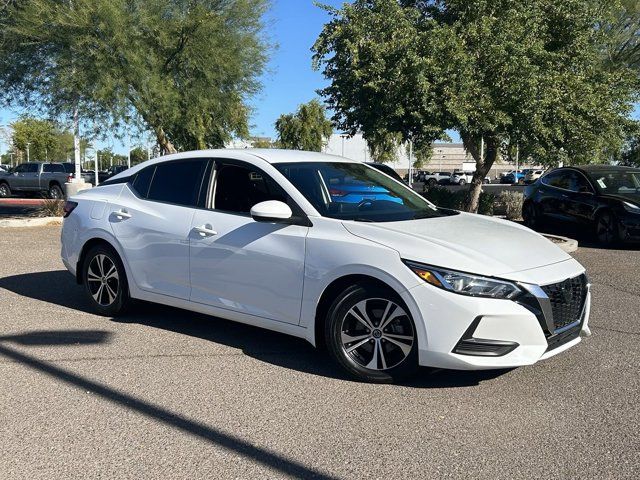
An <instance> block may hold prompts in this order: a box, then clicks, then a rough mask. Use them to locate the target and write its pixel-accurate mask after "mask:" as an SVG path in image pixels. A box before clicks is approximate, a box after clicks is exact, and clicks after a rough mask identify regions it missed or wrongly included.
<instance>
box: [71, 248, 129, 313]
mask: <svg viewBox="0 0 640 480" xmlns="http://www.w3.org/2000/svg"><path fill="white" fill-rule="evenodd" d="M82 278H83V283H84V287H85V289H86V291H87V293H88V294H89V299H90V301H91V303H92V305H93V308H94V309H95V310H96V311H97V312H98V314H100V315H103V316H105V317H115V316H118V315H121V314H123V313H124V312H125V311H126V310H127V308H128V307H129V305H130V303H131V299H130V297H129V284H128V282H127V275H126V272H125V270H124V265H123V264H122V261H121V260H120V257H119V256H118V253H117V252H116V251H115V250H114V249H113V247H111V246H110V245H107V244H100V245H96V246H94V247H92V248H91V249H90V250H89V252H87V255H86V256H85V258H84V262H83V265H82Z"/></svg>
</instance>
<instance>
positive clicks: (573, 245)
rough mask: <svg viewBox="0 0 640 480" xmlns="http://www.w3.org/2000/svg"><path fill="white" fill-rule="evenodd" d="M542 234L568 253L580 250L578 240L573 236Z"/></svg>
mask: <svg viewBox="0 0 640 480" xmlns="http://www.w3.org/2000/svg"><path fill="white" fill-rule="evenodd" d="M542 236H543V237H545V238H546V239H547V240H551V241H552V242H553V243H554V244H556V245H557V246H558V247H560V248H561V249H562V250H564V251H565V252H567V253H572V252H575V251H576V250H578V241H577V240H574V239H572V238H567V237H561V236H559V235H549V234H548V233H543V234H542Z"/></svg>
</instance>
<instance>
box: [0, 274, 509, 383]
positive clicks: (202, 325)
mask: <svg viewBox="0 0 640 480" xmlns="http://www.w3.org/2000/svg"><path fill="white" fill-rule="evenodd" d="M0 289H6V290H8V291H11V292H14V293H16V294H18V295H21V296H24V297H28V298H32V299H35V300H39V301H43V302H47V303H51V304H55V305H60V306H63V307H66V308H70V309H73V310H77V311H80V312H85V313H94V312H93V310H92V308H91V304H90V302H89V300H88V298H87V296H86V294H85V292H84V288H83V287H82V286H80V285H77V284H76V283H75V279H74V278H73V276H71V275H70V274H69V273H68V272H66V271H64V270H57V271H49V272H35V273H27V274H21V275H14V276H10V277H4V278H0ZM112 321H114V322H117V323H120V324H138V325H145V326H147V327H151V328H157V329H161V330H165V331H170V332H174V333H176V334H178V335H188V336H191V337H195V338H200V339H203V340H207V341H210V342H214V343H218V344H221V345H226V346H229V347H232V348H237V349H239V350H241V351H242V352H243V353H244V354H245V355H247V356H249V357H252V358H255V359H257V360H260V361H262V362H265V363H269V364H272V365H276V366H279V367H283V368H288V369H292V370H296V371H300V372H304V373H308V374H313V375H318V376H322V377H327V378H333V379H338V380H343V381H352V379H351V378H350V377H348V376H347V375H346V374H345V373H343V372H342V370H341V369H339V368H337V367H336V366H335V365H334V364H333V363H332V362H331V361H330V359H329V358H328V356H327V354H326V353H325V352H323V351H321V350H317V349H315V348H314V347H313V346H312V345H310V344H309V343H308V342H306V341H305V340H302V339H299V338H295V337H291V336H288V335H284V334H280V333H277V332H272V331H269V330H264V329H261V328H258V327H253V326H250V325H244V324H241V323H238V322H232V321H229V320H224V319H221V318H218V317H212V316H208V315H204V314H199V313H194V312H190V311H187V310H182V309H178V308H172V307H167V306H163V305H157V304H152V303H147V302H136V303H135V305H134V306H133V308H132V309H131V311H130V312H129V313H127V314H126V315H123V316H121V317H117V318H113V319H112ZM51 341H54V340H51ZM505 372H506V370H489V371H470V372H459V371H450V370H434V369H429V368H421V370H420V372H419V373H418V375H417V376H416V377H415V378H413V379H411V380H408V381H406V382H404V383H403V384H402V385H404V386H406V387H413V388H454V387H469V386H475V385H479V384H480V382H482V381H485V380H490V379H493V378H496V377H497V376H500V375H502V374H503V373H505Z"/></svg>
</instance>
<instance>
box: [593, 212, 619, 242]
mask: <svg viewBox="0 0 640 480" xmlns="http://www.w3.org/2000/svg"><path fill="white" fill-rule="evenodd" d="M615 229H616V225H615V221H614V219H613V217H612V216H611V215H608V214H605V215H602V216H601V217H600V218H598V224H597V226H596V235H597V237H598V241H599V242H601V243H603V244H605V245H608V244H611V243H613V241H614V240H615V235H616V232H615Z"/></svg>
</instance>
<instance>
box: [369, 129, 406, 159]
mask: <svg viewBox="0 0 640 480" xmlns="http://www.w3.org/2000/svg"><path fill="white" fill-rule="evenodd" d="M365 140H366V141H367V145H368V147H369V153H370V155H371V160H372V161H374V162H379V163H387V162H395V161H396V160H397V159H398V149H399V148H400V144H401V141H402V139H401V137H400V135H398V134H397V133H386V132H374V133H373V134H371V135H368V136H367V137H365Z"/></svg>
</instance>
